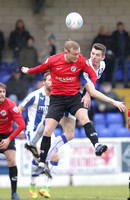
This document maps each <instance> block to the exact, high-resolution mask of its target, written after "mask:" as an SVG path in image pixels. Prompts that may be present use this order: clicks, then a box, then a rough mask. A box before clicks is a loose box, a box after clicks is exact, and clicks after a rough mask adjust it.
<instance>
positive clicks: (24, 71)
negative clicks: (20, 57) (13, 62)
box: [21, 67, 29, 74]
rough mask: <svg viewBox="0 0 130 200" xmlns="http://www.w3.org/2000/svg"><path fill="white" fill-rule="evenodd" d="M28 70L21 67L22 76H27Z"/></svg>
mask: <svg viewBox="0 0 130 200" xmlns="http://www.w3.org/2000/svg"><path fill="white" fill-rule="evenodd" d="M28 70H29V68H28V67H22V68H21V71H22V72H23V73H24V74H27V73H28Z"/></svg>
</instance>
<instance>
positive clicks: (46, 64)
mask: <svg viewBox="0 0 130 200" xmlns="http://www.w3.org/2000/svg"><path fill="white" fill-rule="evenodd" d="M51 66H52V64H51V57H49V58H47V59H46V61H45V62H44V63H42V64H41V65H38V66H37V67H34V68H30V69H29V70H28V73H29V74H37V73H42V72H46V71H47V70H49V69H50V68H51Z"/></svg>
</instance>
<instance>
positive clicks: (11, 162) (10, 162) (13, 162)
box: [7, 159, 16, 167]
mask: <svg viewBox="0 0 130 200" xmlns="http://www.w3.org/2000/svg"><path fill="white" fill-rule="evenodd" d="M7 162H8V166H9V167H13V166H15V165H16V162H15V159H8V160H7Z"/></svg>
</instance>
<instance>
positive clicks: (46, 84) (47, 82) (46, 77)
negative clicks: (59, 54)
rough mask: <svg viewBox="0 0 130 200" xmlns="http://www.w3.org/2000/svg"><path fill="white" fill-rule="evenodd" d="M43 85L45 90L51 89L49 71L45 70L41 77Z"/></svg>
mask: <svg viewBox="0 0 130 200" xmlns="http://www.w3.org/2000/svg"><path fill="white" fill-rule="evenodd" d="M43 85H44V87H45V89H46V90H47V91H49V92H50V91H51V75H50V72H46V73H45V74H44V77H43Z"/></svg>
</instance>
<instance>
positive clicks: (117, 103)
mask: <svg viewBox="0 0 130 200" xmlns="http://www.w3.org/2000/svg"><path fill="white" fill-rule="evenodd" d="M85 88H86V89H87V91H88V93H89V94H90V96H92V97H94V98H96V99H99V100H100V101H105V102H107V103H111V104H113V105H114V106H116V107H117V108H118V109H119V110H120V112H125V110H126V106H125V105H124V102H120V101H116V100H114V99H112V98H110V97H107V96H106V95H104V94H103V93H101V92H99V91H98V90H96V89H95V87H94V85H93V83H86V84H85Z"/></svg>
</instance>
